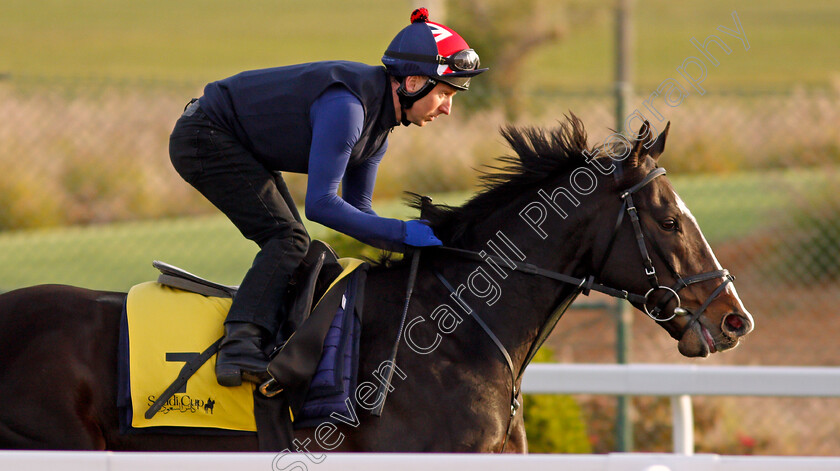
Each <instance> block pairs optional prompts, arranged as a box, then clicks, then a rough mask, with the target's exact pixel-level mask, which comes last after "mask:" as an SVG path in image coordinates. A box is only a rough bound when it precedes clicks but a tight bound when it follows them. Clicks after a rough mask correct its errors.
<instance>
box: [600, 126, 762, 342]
mask: <svg viewBox="0 0 840 471" xmlns="http://www.w3.org/2000/svg"><path fill="white" fill-rule="evenodd" d="M669 127H670V123H669V125H668V126H666V127H665V130H664V131H663V132H662V133H661V134H660V135H659V136H658V137H657V138H656V139H653V137H652V135H653V132H652V129H651V127H650V126H649V124H648V123H647V122H645V123H644V125H643V126H642V128H641V130H640V131H639V133H638V136H639V137H637V138H636V140H635V142H634V143H632V149H630V150H629V154H628V153H627V152H624V153H619V154H623V155H626V157H625V158H624V159H622V160H621V162H614V163H615V164H618V166H617V167H616V168H615V172H614V175H613V178H614V182H615V186H614V190H615V200H614V204H612V205H607V206H606V207H607V208H613V209H611V210H605V211H604V212H603V214H599V215H598V219H599V221H600V223H599V225H601V227H602V230H600V231H599V232H598V235H597V236H595V239H596V240H595V245H594V247H593V250H592V254H593V255H592V256H593V266H594V267H595V268H596V275H597V276H598V279H599V281H600V282H601V283H604V284H606V285H609V286H614V287H617V288H621V289H624V290H627V291H628V292H630V293H638V294H641V295H644V301H642V300H640V298H641V297H639V296H637V297H636V299H635V302H633V304H634V305H635V307H636V308H638V309H640V310H642V311H644V312H646V313H647V314H648V315H649V316H650V317H651V318H653V319H655V320H656V321H657V322H658V323H659V324H660V325H661V326H662V327H663V328H664V329H665V330H666V331H668V333H669V334H671V336H672V337H673V338H675V339H676V340H678V341H679V350H680V353H682V354H683V355H685V356H689V357H697V356H707V355H709V354H710V353H714V352H720V351H724V350H728V349H731V348H733V347H735V346H736V345H737V344H738V341H739V339H740V338H741V337H743V336H744V335H746V334H748V333H749V332H750V331H751V330H752V329H753V325H754V323H753V318H752V316H751V315H750V314H749V312H747V310H746V309H745V308H744V305H743V303H742V302H741V300H740V299H739V297H738V293H737V292H736V291H735V286H734V285H733V284H732V280H733V278H732V277H731V276H730V275H729V273H728V272H727V271H726V270H724V269H723V268H722V267H721V265H720V263H718V260H717V258H715V255H714V253H713V252H712V248H711V247H710V246H709V244H708V242H706V239H705V237H704V236H703V233H702V232H701V230H700V227H699V226H698V224H697V220H696V219H695V218H694V216H693V215H692V214H691V211H689V209H688V207H687V206H686V205H685V203H684V202H683V201H682V199H680V197H679V195H677V192H676V191H675V190H674V187H673V186H672V185H671V183H670V182H669V181H668V179H667V178H666V177H665V176H664V170H663V169H662V168H661V167H659V159H660V156H661V155H662V152H663V150H664V147H665V139H666V137H667V135H668V130H669ZM613 155H615V154H613ZM633 208H635V209H633Z"/></svg>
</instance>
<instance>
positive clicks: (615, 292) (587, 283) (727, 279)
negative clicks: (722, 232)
mask: <svg viewBox="0 0 840 471" xmlns="http://www.w3.org/2000/svg"><path fill="white" fill-rule="evenodd" d="M665 173H666V171H665V169H664V168H660V167H657V168H655V169H654V170H653V171H651V172H650V173H648V174H647V175H646V176H645V178H643V179H642V180H641V181H640V182H639V183H637V184H635V185H633V186H632V187H630V188H629V189H627V190H625V191H624V192H622V193H621V195H620V198H621V200H622V205H621V209H620V210H619V213H618V217H617V220H616V224H615V228H614V229H613V233H612V236H611V238H610V241H609V243H608V245H607V250H606V252H605V253H604V257H603V258H602V260H601V263H600V264H599V265H600V267H599V269H598V270H597V271H596V273H598V274H599V275H600V273H601V272H602V271H603V268H604V266H605V264H606V261H607V259H608V257H609V255H610V253H611V252H612V248H613V245H614V244H615V240H616V237H617V235H618V230H619V228H620V227H621V224H622V222H623V221H624V215H625V213H626V214H627V215H628V218H629V219H630V221H631V224H632V226H633V232H634V234H635V236H636V241H637V244H638V246H639V252H640V253H641V256H642V263H643V265H644V273H645V276H646V277H647V279H648V282H649V284H650V286H651V288H650V290H648V291H647V293H645V294H644V295H641V294H635V293H630V292H629V291H627V290H622V289H616V288H611V287H609V286H605V285H602V284H600V283H595V279H596V277H595V276H593V275H590V276H587V277H584V278H577V277H574V276H570V275H566V274H564V273H559V272H556V271H552V270H547V269H544V268H541V267H538V266H536V265H533V264H530V263H522V262H517V261H515V260H510V259H503V258H501V257H498V256H493V255H487V254H485V256H484V257H482V256H481V255H480V254H479V252H475V251H472V250H466V249H459V248H454V247H433V248H430V249H431V250H435V251H437V252H439V253H441V252H442V253H449V254H452V255H456V256H458V257H460V258H463V259H467V260H471V261H477V262H486V261H487V260H488V259H489V260H492V261H493V262H496V264H497V265H498V266H499V267H507V268H508V269H509V270H512V271H518V272H521V273H525V274H529V275H536V276H541V277H544V278H549V279H552V280H556V281H559V282H561V283H566V284H570V285H574V286H576V288H575V289H574V291H572V292H571V293H570V294H569V295H568V296H567V297H566V298H565V299H563V300H562V301H561V302H560V303H559V304H558V306H557V307H556V308H555V309H554V310H553V311H552V313H551V315H550V316H549V317H548V318H547V319H546V321H545V322H544V323H543V324H542V326H541V327H540V329H539V331H538V333H537V338H536V339H535V341H534V342H533V343H532V344H531V348H530V349H529V351H528V354H527V355H526V357H525V361H524V362H523V364H522V366H521V368H519V373H518V374H517V373H516V369H515V368H514V365H513V360H512V359H511V356H510V353H509V352H508V351H507V349H506V348H505V346H504V345H503V344H502V342H501V341H500V340H499V338H498V336H496V334H495V333H493V330H492V329H491V328H490V327H489V326H488V325H487V323H486V322H484V320H483V319H481V317H480V316H479V315H478V313H477V312H476V311H475V310H474V309H472V308H470V307H469V306H468V305H467V304H466V302H464V301H463V299H461V297H460V295H459V294H458V292H457V291H456V290H455V289H454V288H453V286H452V284H451V283H450V282H449V281H448V280H447V279H446V278H445V277H444V276H443V275H442V274H441V273H440V272H439V271H438V270H437V269H433V272H434V274H435V276H436V277H437V278H438V280H439V281H440V282H441V284H443V285H444V286H445V287H446V289H447V290H449V292H450V294H451V295H452V296H455V297H457V298H458V299H459V300H460V301H461V302H463V303H464V304H463V305H464V306H465V307H467V308H468V309H469V313H470V315H471V316H472V318H473V319H475V321H476V322H477V323H478V325H479V326H480V327H481V328H482V330H484V332H485V333H486V334H487V335H488V337H490V340H491V341H492V342H493V343H494V344H495V345H496V347H497V348H498V350H499V352H500V353H501V354H502V357H504V359H505V362H506V364H507V367H508V370H509V371H510V374H511V399H510V416H509V417H508V425H507V431H506V433H505V438H504V441H503V442H502V447H501V450H500V452H504V451H505V447H506V446H507V442H508V439H509V438H510V433H511V428H512V426H513V418H514V417H515V416H516V412H517V411H518V410H519V408H520V402H519V400H518V399H517V397H518V396H519V395H520V393H521V391H520V390H519V389H517V387H516V384H517V383H518V382H519V380H520V379H521V378H522V375H523V373H524V372H525V368H526V367H527V366H528V365H529V364H530V362H531V360H532V359H533V358H534V356H535V355H536V353H537V350H539V348H540V347H541V346H542V344H543V343H544V342H545V340H546V339H547V338H548V336H549V334H550V333H551V331H552V330H553V329H554V327H555V325H556V324H557V322H558V321H559V320H560V317H562V315H563V313H565V312H566V310H567V309H568V307H569V305H571V303H572V301H574V299H575V298H576V297H577V296H578V295H579V294H581V293H582V294H583V295H584V296H588V295H589V293H590V292H591V291H592V290H594V291H597V292H600V293H604V294H606V295H608V296H612V297H615V298H619V299H626V300H628V301H630V302H631V303H635V304H640V305H641V306H642V308H643V310H644V312H645V314H647V315H648V316H649V317H650V318H652V319H653V320H655V321H657V322H666V321H669V320H671V319H673V318H674V317H675V316H676V315H677V314H678V313H686V314H687V313H689V312H690V311H688V310H686V309H682V308H680V297H679V294H678V292H679V291H680V290H681V289H683V288H685V287H687V286H689V285H692V284H694V283H700V282H704V281H709V280H713V279H717V278H721V277H722V278H724V280H723V282H722V283H721V284H720V285H719V286H718V287H717V288H716V289H715V290H714V291H713V292H712V293H711V294H710V295H709V297H708V298H706V300H705V301H704V302H703V304H702V305H701V306H700V308H699V309H698V310H697V311H696V312H693V313H691V317H690V318H689V320H688V322H687V323H686V325H685V327H684V329H683V331H682V335H684V334H685V333H686V332H687V331H688V330H689V329H690V328H691V327H692V326H693V325H694V323H695V322H697V321H698V320H699V318H700V316H701V315H702V313H703V312H704V311H705V310H706V308H707V307H708V306H709V305H710V304H711V303H712V301H714V299H715V298H717V296H718V295H719V294H720V293H721V292H722V291H723V290H724V289H725V288H726V286H727V284H729V283H731V282H733V281H734V280H735V278H734V277H733V276H732V275H730V274H729V271H728V270H726V269H720V270H714V271H710V272H706V273H700V274H697V275H692V276H688V277H685V278H683V277H681V276H680V275H679V274H678V273H677V271H676V270H675V269H674V268H673V266H671V264H670V263H669V262H668V259H667V257H665V256H664V254H663V253H662V249H661V248H660V247H659V246H657V245H654V246H653V247H654V250H656V252H657V254H658V255H659V258H660V259H662V261H663V263H664V264H665V265H666V266H667V267H668V269H669V271H670V272H671V274H672V275H673V276H674V277H675V278H676V279H677V280H678V281H677V282H676V283H675V284H674V285H672V286H670V287H669V286H664V285H662V284H660V282H659V278H658V276H657V274H656V269H655V268H654V266H653V262H652V261H651V258H650V253H649V252H648V249H647V244H646V242H645V232H644V230H643V229H642V227H641V223H640V220H639V215H638V210H637V209H636V206H635V204H634V202H633V196H632V195H633V194H634V193H636V192H637V191H639V190H641V189H642V188H644V187H645V186H647V185H648V184H649V183H650V182H652V181H653V180H654V179H656V178H657V177H660V176H662V175H665ZM410 278H413V277H410ZM411 282H412V283H413V279H412V280H411ZM661 290H664V291H665V292H666V293H665V295H664V296H662V297H661V298H660V299H659V300H658V302H657V303H656V305H655V306H654V307H653V308H652V309H648V301H649V299H650V296H651V295H652V294H653V293H655V292H657V291H661ZM674 298H676V301H677V306H676V307H675V308H674V310H673V312H672V314H671V316H670V317H659V314H660V313H661V312H662V310H663V309H664V308H665V307H666V305H667V304H668V303H669V302H670V301H671V300H672V299H674Z"/></svg>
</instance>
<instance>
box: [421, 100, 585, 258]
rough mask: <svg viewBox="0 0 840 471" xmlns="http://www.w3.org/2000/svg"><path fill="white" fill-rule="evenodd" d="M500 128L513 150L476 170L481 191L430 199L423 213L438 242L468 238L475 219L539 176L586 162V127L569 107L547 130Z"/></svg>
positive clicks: (507, 201)
mask: <svg viewBox="0 0 840 471" xmlns="http://www.w3.org/2000/svg"><path fill="white" fill-rule="evenodd" d="M501 134H502V137H504V138H505V140H506V141H507V142H508V145H509V146H510V148H511V149H512V150H513V151H514V153H515V154H514V155H507V156H502V157H499V158H498V159H497V163H496V164H495V165H487V166H486V167H485V170H480V172H481V176H480V177H479V181H480V184H481V187H482V189H481V191H479V192H478V193H477V194H476V195H475V196H473V197H472V198H471V199H470V200H469V201H467V202H466V203H464V204H463V205H462V206H458V207H452V206H447V205H432V206H430V207H428V208H427V209H426V210H425V212H424V213H423V218H424V219H426V220H428V221H429V223H430V225H431V226H432V228H434V231H435V234H436V235H437V236H438V237H439V238H440V239H441V240H442V241H443V242H444V244H446V245H449V246H456V247H457V246H463V245H464V244H465V243H469V241H470V237H471V228H472V227H473V226H474V225H475V223H476V222H478V221H482V220H484V219H486V218H487V217H488V216H489V215H490V214H491V213H492V212H494V211H496V210H498V209H499V208H500V207H503V206H506V205H508V204H510V202H511V201H512V200H514V199H515V198H516V197H518V196H520V195H522V194H524V193H525V192H527V191H530V190H532V189H533V188H534V186H535V185H537V184H539V183H541V182H543V181H544V180H546V179H549V178H552V177H555V176H558V175H560V174H562V173H564V172H567V171H570V170H571V169H574V168H577V167H579V166H581V165H584V164H585V163H586V158H585V156H584V154H583V151H584V150H586V149H587V143H586V140H587V138H586V131H585V130H584V127H583V122H581V120H580V119H578V117H577V116H575V115H574V114H573V113H570V115H569V116H567V117H566V119H565V121H561V122H560V123H558V125H557V126H556V127H554V128H552V129H550V130H546V129H543V128H537V127H515V126H510V125H509V126H505V127H504V128H502V130H501ZM408 195H409V198H408V199H409V201H408V204H409V205H410V206H412V207H414V208H417V209H420V208H421V206H422V204H421V196H420V195H417V194H415V193H408Z"/></svg>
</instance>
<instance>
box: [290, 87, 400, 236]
mask: <svg viewBox="0 0 840 471" xmlns="http://www.w3.org/2000/svg"><path fill="white" fill-rule="evenodd" d="M309 117H310V125H311V127H312V146H311V148H310V152H309V170H308V173H309V179H308V182H307V187H306V202H305V208H306V217H307V218H308V219H309V220H311V221H315V222H317V223H319V224H323V225H325V226H327V227H329V228H331V229H334V230H336V231H339V232H342V233H344V234H347V235H349V236H351V237H354V238H356V239H358V240H360V241H362V242H364V243H366V244H369V245H373V246H374V247H378V248H384V249H389V250H401V247H402V240H403V238H404V237H405V222H403V221H401V220H399V219H391V218H383V217H379V216H377V215H376V213H375V212H374V211H373V208H372V207H371V200H372V197H373V187H374V184H375V182H376V172H377V170H378V168H379V163H380V162H381V161H382V157H383V156H384V155H385V150H386V148H387V147H388V146H387V143H386V145H383V146H382V148H381V149H380V150H379V152H377V153H376V154H375V155H374V156H372V157H370V158H368V159H366V160H364V161H363V162H361V163H359V164H357V165H355V166H349V167H348V162H349V160H350V153H351V151H352V149H353V146H354V145H356V142H357V141H358V140H359V137H360V136H361V133H362V128H363V125H364V107H363V106H362V103H361V102H360V101H359V99H358V98H356V97H355V96H354V95H353V94H352V93H350V91H349V90H347V89H346V88H344V87H342V86H333V87H330V88H329V89H328V90H326V91H325V92H324V93H323V94H322V95H321V96H320V97H319V98H318V99H317V100H315V102H314V103H313V104H312V106H311V108H310V113H309ZM339 184H342V196H339V195H338V187H339Z"/></svg>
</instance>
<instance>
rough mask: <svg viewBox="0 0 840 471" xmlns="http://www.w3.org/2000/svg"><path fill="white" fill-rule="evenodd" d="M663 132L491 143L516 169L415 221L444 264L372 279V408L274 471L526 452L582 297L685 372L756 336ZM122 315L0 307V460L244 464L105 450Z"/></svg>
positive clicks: (363, 365)
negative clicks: (505, 148) (351, 459)
mask: <svg viewBox="0 0 840 471" xmlns="http://www.w3.org/2000/svg"><path fill="white" fill-rule="evenodd" d="M669 128H670V123H669V125H668V126H667V127H666V128H665V130H664V131H663V132H661V133H660V134H659V135H658V137H654V132H653V130H652V127H651V126H650V125H649V124H648V123H644V125H643V126H642V129H640V131H639V133H638V134H637V136H635V137H634V138H632V139H630V140H626V142H625V143H624V144H623V147H622V148H619V147H621V146H615V145H613V146H606V145H602V146H600V147H593V148H590V147H588V144H587V136H586V131H585V129H584V126H583V123H582V122H581V121H580V120H579V119H578V118H577V117H576V116H574V114H570V116H567V117H565V119H564V120H563V121H561V122H559V123H558V125H557V126H556V127H555V128H553V129H541V128H536V127H522V128H517V127H512V126H508V127H505V128H503V129H502V135H503V136H504V138H505V139H506V140H507V142H508V143H509V145H510V147H511V149H512V150H513V155H508V156H504V157H501V158H500V159H499V160H498V161H497V162H496V164H495V165H491V166H489V167H488V169H486V170H484V172H483V175H482V177H481V178H482V182H483V185H484V186H483V188H482V189H481V190H480V191H478V192H477V193H476V194H475V195H474V196H473V197H472V198H471V199H470V200H469V201H467V202H466V203H464V204H463V205H461V206H458V207H450V206H446V205H437V204H434V205H429V206H428V207H427V208H426V211H424V214H423V217H424V219H426V220H427V221H428V223H429V224H430V225H431V226H432V227H433V229H434V232H435V234H437V235H438V237H439V238H440V239H441V240H442V241H443V242H444V244H445V245H444V247H441V248H431V249H424V250H423V251H422V256H420V257H419V263H417V264H416V265H415V270H416V271H414V273H413V274H412V271H413V270H412V264H411V263H409V261H408V260H407V258H408V257H406V258H404V259H403V260H392V259H387V258H386V259H383V260H380V261H377V262H375V263H372V266H371V268H370V270H369V272H368V275H367V283H366V286H365V292H364V299H365V300H366V302H365V314H364V319H363V323H362V336H361V340H360V342H361V343H360V352H361V353H360V359H359V368H358V375H359V382H360V385H361V384H363V382H365V381H367V382H368V383H375V380H374V379H375V378H381V377H382V367H383V365H385V363H383V362H385V361H386V360H387V357H388V352H390V351H391V349H392V348H393V346H394V339H395V338H399V339H401V340H400V343H399V345H400V349H399V350H398V354H397V355H396V357H395V361H394V362H392V363H389V364H388V366H389V368H390V369H391V370H392V371H391V373H393V374H389V375H388V376H389V377H390V378H391V380H390V381H389V382H388V383H387V388H385V391H383V392H382V393H381V397H380V396H376V395H375V394H374V392H373V391H372V390H366V391H365V392H364V394H360V391H359V390H358V389H357V391H356V395H355V400H356V403H357V407H356V408H355V409H352V408H351V410H350V411H349V413H348V416H347V417H342V420H341V421H340V422H339V423H337V424H326V423H325V424H322V425H319V426H318V427H317V428H314V427H313V428H309V429H301V430H297V431H295V436H296V438H295V440H294V448H295V449H294V450H288V449H287V450H284V451H298V452H301V453H303V454H302V455H301V454H297V453H295V454H290V455H283V457H284V458H287V459H292V457H294V456H298V457H300V458H299V459H300V460H304V459H309V460H310V461H313V462H317V461H316V459H323V458H322V455H321V454H320V452H323V451H382V452H392V451H393V452H397V451H399V452H500V451H504V452H506V453H522V452H527V443H526V437H525V429H524V422H523V414H522V413H521V412H519V413H517V412H518V410H519V409H520V407H519V404H520V403H521V401H522V398H521V391H520V389H519V388H520V384H521V376H522V372H523V371H524V368H525V366H527V363H528V361H529V360H530V357H531V356H533V353H534V352H535V349H536V348H537V347H538V346H539V344H540V343H541V341H542V340H544V339H545V337H546V336H547V334H548V333H550V331H551V329H552V328H553V323H554V322H556V320H557V319H558V317H559V315H560V314H562V312H563V311H564V310H565V308H566V307H568V305H569V304H570V303H571V302H572V301H573V300H574V299H575V297H576V296H578V295H579V294H584V295H585V294H588V293H589V292H591V291H593V290H596V291H601V292H604V293H607V294H610V295H613V296H617V297H620V298H624V299H627V300H629V301H630V303H631V304H632V305H633V306H634V307H635V308H637V309H638V310H640V311H641V312H643V313H646V314H647V315H648V316H649V317H651V318H652V320H653V321H654V322H657V323H658V324H659V325H660V326H662V328H663V329H664V330H665V331H666V332H667V333H668V334H670V336H671V337H673V338H674V339H675V340H677V341H678V349H679V352H680V353H682V355H685V356H689V357H705V356H708V355H709V354H710V353H714V352H722V351H725V350H728V349H731V348H733V347H735V346H736V345H737V344H738V343H739V340H740V338H742V337H743V336H744V335H746V334H748V333H749V332H750V331H751V330H752V329H753V326H754V320H753V317H752V316H751V315H750V314H749V312H748V311H747V310H746V309H745V308H744V306H743V303H742V302H741V300H740V298H739V297H738V294H737V292H736V290H735V287H734V284H733V283H732V279H733V278H732V276H731V275H730V274H729V273H728V272H727V271H726V270H724V269H723V268H722V267H721V265H720V264H719V262H718V261H717V259H716V258H715V255H714V253H713V252H712V249H711V248H710V246H709V244H708V243H707V242H706V240H705V238H704V237H703V235H702V233H701V230H700V227H699V226H698V224H697V221H696V220H695V218H694V217H693V216H692V214H691V212H690V211H689V209H688V208H687V207H686V205H685V203H684V202H683V201H682V200H681V199H680V198H679V196H678V195H677V193H676V192H675V190H674V188H673V186H672V185H671V183H670V182H669V180H668V179H667V177H666V176H665V175H664V173H665V171H664V168H662V167H660V166H659V160H660V156H661V154H662V153H663V151H664V146H665V139H666V137H667V134H668V130H669ZM414 205H415V206H418V207H419V205H420V203H419V198H417V201H415V202H414ZM412 275H413V276H412ZM409 277H413V278H414V279H415V283H414V286H413V296H412V297H411V300H410V303H409V304H408V309H407V311H406V315H405V317H404V318H403V319H402V321H401V320H400V316H399V314H398V313H399V312H401V311H402V308H403V303H404V302H405V294H406V283H407V280H408V279H409ZM125 298H126V294H125V293H117V292H103V291H95V290H89V289H82V288H78V287H71V286H62V285H42V286H34V287H28V288H22V289H19V290H15V291H12V292H8V293H6V294H3V295H0V404H2V408H0V448H6V449H65V450H73V449H77V450H147V451H148V450H171V451H189V450H214V451H237V450H238V451H249V450H250V451H256V450H258V440H257V438H256V436H255V435H254V434H247V435H243V436H223V437H218V436H204V435H200V434H190V433H181V434H178V435H171V434H162V433H140V434H120V432H119V426H118V414H117V407H116V397H117V356H116V354H117V342H118V328H119V324H120V314H121V310H122V308H123V303H124V302H125ZM398 335H399V336H398ZM380 382H381V381H380ZM386 393H387V396H386V395H385V394H386ZM385 398H387V402H384V400H385ZM380 399H381V400H380ZM377 400H380V401H379V402H376V401H377ZM374 403H375V404H378V405H379V406H381V415H379V416H377V415H374V414H371V413H369V411H370V410H371V409H372V407H370V406H371V405H374Z"/></svg>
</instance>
